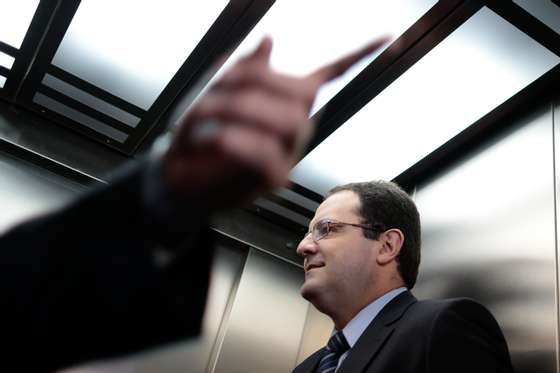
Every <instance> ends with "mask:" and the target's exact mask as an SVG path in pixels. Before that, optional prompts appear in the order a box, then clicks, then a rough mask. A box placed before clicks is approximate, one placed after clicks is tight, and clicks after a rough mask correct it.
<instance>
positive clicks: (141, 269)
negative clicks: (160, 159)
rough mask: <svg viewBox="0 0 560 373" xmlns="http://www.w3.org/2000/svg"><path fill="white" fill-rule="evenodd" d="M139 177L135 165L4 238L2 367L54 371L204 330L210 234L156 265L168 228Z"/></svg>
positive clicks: (30, 372) (28, 372)
mask: <svg viewBox="0 0 560 373" xmlns="http://www.w3.org/2000/svg"><path fill="white" fill-rule="evenodd" d="M141 183H142V171H141V170H140V169H139V168H136V169H133V170H131V171H128V172H127V174H126V175H124V176H121V177H120V179H119V180H117V181H116V182H115V183H114V184H113V185H111V186H110V187H106V188H101V189H98V190H96V191H95V192H93V193H90V194H89V195H87V196H86V197H84V198H82V199H81V200H79V201H78V202H76V203H74V204H73V205H71V206H69V207H67V208H66V209H64V210H62V211H60V212H57V213H54V214H51V215H49V216H45V217H42V218H40V219H36V220H34V221H31V222H29V223H26V224H23V225H20V226H18V227H16V228H15V229H13V230H11V231H9V232H8V233H7V234H5V235H4V236H2V237H0V338H1V339H2V349H1V352H0V371H2V372H11V373H16V372H24V373H35V372H51V371H53V370H56V369H60V368H62V367H67V366H70V365H73V364H77V363H81V362H85V361H88V360H92V359H97V358H106V357H112V356H116V355H120V354H125V353H130V352H135V351H138V350H141V349H145V348H148V347H151V346H155V345H160V344H162V343H167V342H171V341H176V340H179V339H182V338H185V337H188V336H192V335H194V334H197V333H198V332H199V330H200V325H201V320H202V315H203V311H204V305H205V299H206V292H207V287H208V275H209V266H210V261H211V255H212V253H211V249H210V247H211V244H210V243H209V242H207V241H208V235H206V234H201V233H200V232H194V233H193V235H192V236H193V237H190V238H191V239H192V238H195V239H194V241H192V242H191V243H190V246H189V247H188V248H186V249H185V250H178V251H177V257H176V260H175V261H174V262H172V264H171V265H170V266H169V267H166V268H164V269H163V268H161V267H160V266H157V265H156V263H155V261H154V255H153V253H154V248H155V247H156V246H157V245H158V244H159V243H161V239H162V238H164V237H169V235H168V233H169V232H167V231H166V230H167V227H165V226H163V225H161V224H159V223H158V222H156V221H153V220H150V218H149V215H148V214H146V211H143V204H142V203H140V201H141V200H142V195H141ZM191 215H192V214H191ZM186 216H187V217H188V216H189V215H188V214H186ZM196 218H197V217H196V216H195V217H193V219H192V220H193V221H190V222H189V223H191V224H190V226H191V227H192V225H193V223H194V221H195V220H196ZM176 245H177V246H183V242H181V241H180V240H177V242H176Z"/></svg>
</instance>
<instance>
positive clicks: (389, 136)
mask: <svg viewBox="0 0 560 373" xmlns="http://www.w3.org/2000/svg"><path fill="white" fill-rule="evenodd" d="M559 62H560V58H559V57H558V56H556V55H554V54H552V53H551V52H550V51H549V50H547V49H545V48H544V47H542V46H541V45H540V44H538V43H537V42H535V41H534V40H533V39H531V38H529V37H528V36H527V35H526V34H524V33H522V32H521V31H519V30H518V29H517V28H515V27H513V26H512V25H511V24H510V23H508V22H507V21H505V20H504V19H503V18H501V17H499V16H497V15H496V14H495V13H494V12H492V11H491V10H489V9H488V8H483V9H481V10H480V11H479V12H478V13H477V14H475V15H474V16H473V17H472V18H471V19H469V20H468V21H467V22H466V23H465V24H464V25H463V26H461V27H460V28H459V29H458V30H456V31H455V32H453V33H452V34H451V35H450V36H449V37H448V38H447V39H445V40H444V41H443V42H441V43H440V44H439V45H438V46H437V47H435V48H434V49H433V50H432V51H431V52H429V53H428V54H427V55H426V56H425V57H424V58H423V59H421V60H420V61H419V62H418V63H416V64H415V65H414V66H412V68H410V69H409V70H408V71H407V72H406V73H405V74H403V75H402V76H401V77H400V78H399V79H397V80H396V81H395V82H394V83H393V84H391V85H390V86H389V87H387V89H385V90H384V91H383V92H382V93H381V94H379V95H378V96H377V97H375V98H374V99H373V100H372V101H371V102H370V103H369V104H367V105H366V106H365V107H364V108H363V109H362V110H361V111H359V112H358V113H356V114H355V115H354V116H353V117H352V118H351V119H350V120H349V121H348V122H347V123H345V124H344V125H343V126H342V127H340V128H339V129H338V130H337V131H336V132H334V133H333V134H332V135H331V136H330V137H329V138H327V139H326V140H325V141H324V142H323V143H322V144H320V145H319V146H318V147H317V148H315V150H313V151H312V152H311V153H310V154H308V155H307V156H306V157H305V158H304V159H303V160H302V161H301V162H300V163H299V164H298V165H297V166H296V168H295V169H294V172H293V175H292V180H294V181H295V182H297V183H299V184H301V185H304V186H306V187H308V188H310V189H312V190H315V191H317V192H319V193H325V192H326V191H327V190H328V189H330V188H331V187H333V186H334V185H337V184H340V183H345V182H350V181H358V180H371V179H392V178H394V177H396V176H397V175H399V174H400V173H401V172H403V171H405V170H406V169H407V168H409V167H410V166H412V165H413V164H414V163H415V162H417V161H419V160H420V159H421V158H423V157H424V156H426V155H428V154H429V153H430V152H431V151H433V150H434V149H436V148H437V147H439V146H440V145H442V144H443V143H445V142H446V141H447V140H449V139H450V138H452V137H453V136H455V135H457V134H458V133H459V132H460V131H462V130H463V129H465V128H466V127H468V126H469V125H471V124H472V123H474V122H475V121H476V120H478V119H479V118H481V117H482V116H484V115H485V114H486V113H488V112H489V111H491V110H492V109H494V108H495V107H497V106H498V105H500V104H501V103H503V102H504V101H505V100H507V99H508V98H510V97H511V96H513V95H514V94H515V93H517V92H519V91H520V90H521V89H523V88H524V87H526V86H527V85H528V84H530V83H531V82H533V81H534V80H535V79H537V78H538V77H539V76H541V75H542V74H543V73H545V72H546V71H548V70H549V69H551V68H552V67H554V66H555V65H556V64H558V63H559Z"/></svg>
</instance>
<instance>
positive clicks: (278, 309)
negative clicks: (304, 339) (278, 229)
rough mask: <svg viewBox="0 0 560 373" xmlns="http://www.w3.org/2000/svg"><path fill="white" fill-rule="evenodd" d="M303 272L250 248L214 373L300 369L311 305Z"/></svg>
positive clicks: (277, 372) (247, 372) (248, 372)
mask: <svg viewBox="0 0 560 373" xmlns="http://www.w3.org/2000/svg"><path fill="white" fill-rule="evenodd" d="M302 281H303V271H302V270H301V268H298V267H296V266H293V265H291V264H288V263H285V262H283V261H280V260H278V259H276V258H274V257H271V256H270V255H268V254H265V253H262V252H260V251H258V250H254V249H251V251H250V253H249V257H248V259H247V262H246V265H245V269H244V270H243V275H242V278H241V282H240V284H239V288H238V290H237V296H236V298H235V303H234V305H233V308H232V310H231V313H230V316H229V322H228V329H227V332H226V336H225V338H224V341H223V344H222V348H221V350H220V353H219V357H218V361H217V364H216V367H215V369H214V371H213V372H214V373H263V372H266V373H286V372H290V371H292V369H293V368H294V367H295V364H296V361H297V358H298V352H299V345H300V340H301V336H302V330H303V328H304V323H305V319H306V315H307V302H306V301H304V300H303V299H302V298H301V297H300V296H299V288H300V286H301V283H302Z"/></svg>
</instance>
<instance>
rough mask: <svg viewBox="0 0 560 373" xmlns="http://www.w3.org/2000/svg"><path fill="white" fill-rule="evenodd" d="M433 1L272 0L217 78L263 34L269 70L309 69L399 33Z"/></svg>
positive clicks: (332, 87) (328, 90)
mask: <svg viewBox="0 0 560 373" xmlns="http://www.w3.org/2000/svg"><path fill="white" fill-rule="evenodd" d="M435 3H437V1H435V0H417V1H407V0H392V1H385V2H383V4H382V5H381V3H380V2H376V1H367V0H348V1H345V2H344V3H342V2H340V1H334V0H306V1H297V0H282V1H277V2H275V3H274V5H273V6H272V7H271V8H270V10H269V11H268V13H267V14H266V15H265V16H264V17H263V19H262V20H261V21H260V22H259V23H258V24H257V25H256V26H255V28H254V29H253V30H252V31H251V33H250V34H249V35H248V36H247V38H246V39H245V40H244V41H243V42H242V43H241V45H240V46H239V47H238V48H237V49H236V50H235V52H234V53H233V54H232V55H231V57H230V58H229V59H228V61H227V62H226V63H225V64H224V66H223V67H222V68H221V70H220V72H219V73H218V74H217V75H216V77H218V76H220V73H221V72H223V71H225V70H226V69H227V67H228V66H229V65H231V64H232V63H234V62H235V61H237V60H238V59H239V57H240V56H243V55H245V54H247V53H249V52H250V51H252V50H253V49H254V48H255V47H256V46H257V44H258V43H259V42H260V41H261V40H262V38H263V37H264V36H267V35H268V36H271V37H272V38H273V40H274V48H273V50H272V56H271V64H272V66H273V68H275V69H277V70H279V71H280V72H284V73H289V74H296V75H302V74H305V73H308V72H311V71H313V70H314V69H316V68H318V67H319V66H322V65H323V64H325V63H326V62H328V61H332V60H334V59H335V58H337V57H339V56H341V55H343V54H345V53H348V52H351V51H353V50H354V49H356V48H358V47H360V46H362V45H364V44H366V43H367V42H369V41H371V40H372V39H373V38H374V37H376V36H380V35H392V36H394V37H398V36H399V35H400V34H402V33H403V32H404V31H405V30H406V29H408V28H409V27H410V26H411V25H412V24H413V23H414V22H415V21H417V20H418V19H419V18H420V17H421V16H422V15H423V14H424V13H425V12H426V11H428V10H429V9H430V8H431V7H432V6H433V5H434V4H435ZM385 47H387V46H385ZM381 51H382V50H380V51H377V52H376V53H374V54H372V55H370V56H368V57H366V58H364V59H363V60H362V61H361V62H360V63H358V64H356V66H354V67H353V68H352V69H351V70H350V71H348V72H347V73H346V74H345V75H344V76H342V77H340V78H339V79H337V80H335V81H333V82H331V83H330V84H328V85H326V86H325V87H324V88H323V89H322V90H321V91H320V92H319V96H318V97H317V100H316V101H315V105H314V108H313V110H312V112H315V111H316V110H317V109H319V108H321V107H322V106H323V105H324V104H325V103H327V101H329V100H330V99H331V98H332V97H333V96H334V95H335V94H336V93H338V91H340V90H341V89H342V88H343V87H344V86H345V85H346V84H347V83H348V82H349V81H350V80H352V78H354V77H355V76H356V75H357V74H358V73H359V72H360V71H361V70H363V69H364V67H366V66H367V65H368V64H369V63H370V62H371V61H372V60H373V59H374V58H375V57H377V55H379V53H381Z"/></svg>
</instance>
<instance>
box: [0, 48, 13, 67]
mask: <svg viewBox="0 0 560 373" xmlns="http://www.w3.org/2000/svg"><path fill="white" fill-rule="evenodd" d="M13 64H14V58H13V57H12V56H8V55H7V54H6V53H3V52H0V66H4V67H5V68H6V69H11V68H12V65H13Z"/></svg>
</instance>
